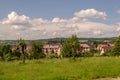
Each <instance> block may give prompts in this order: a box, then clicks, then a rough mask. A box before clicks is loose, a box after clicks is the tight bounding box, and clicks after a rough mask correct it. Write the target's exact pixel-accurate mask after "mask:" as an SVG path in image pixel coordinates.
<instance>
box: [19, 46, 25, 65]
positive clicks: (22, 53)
mask: <svg viewBox="0 0 120 80" xmlns="http://www.w3.org/2000/svg"><path fill="white" fill-rule="evenodd" d="M20 53H21V57H22V62H23V63H25V54H24V51H23V49H22V47H20Z"/></svg>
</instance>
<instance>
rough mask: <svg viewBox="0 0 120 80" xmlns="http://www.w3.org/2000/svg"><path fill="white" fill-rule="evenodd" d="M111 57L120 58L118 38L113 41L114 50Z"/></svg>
mask: <svg viewBox="0 0 120 80" xmlns="http://www.w3.org/2000/svg"><path fill="white" fill-rule="evenodd" d="M111 54H112V55H113V56H120V36H118V38H117V39H116V40H115V43H114V48H113V50H112V53H111Z"/></svg>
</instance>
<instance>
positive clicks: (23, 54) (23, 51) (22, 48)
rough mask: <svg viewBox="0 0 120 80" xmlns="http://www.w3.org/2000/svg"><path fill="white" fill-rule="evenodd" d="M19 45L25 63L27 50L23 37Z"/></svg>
mask: <svg viewBox="0 0 120 80" xmlns="http://www.w3.org/2000/svg"><path fill="white" fill-rule="evenodd" d="M18 46H19V49H20V53H21V57H22V62H23V63H25V50H26V43H25V41H24V40H23V39H21V38H20V39H19V40H18Z"/></svg>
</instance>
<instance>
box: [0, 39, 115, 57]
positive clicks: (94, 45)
mask: <svg viewBox="0 0 120 80" xmlns="http://www.w3.org/2000/svg"><path fill="white" fill-rule="evenodd" d="M64 41H65V39H61V38H57V39H49V40H48V39H47V40H41V42H42V43H44V45H43V53H44V54H45V55H47V54H51V52H53V53H56V54H57V55H58V56H59V55H60V54H61V50H62V44H63V43H64ZM79 42H80V44H79V45H80V48H81V49H82V53H85V52H88V51H91V50H94V53H96V51H97V52H99V55H103V54H104V53H107V52H111V50H112V49H113V47H114V44H113V43H114V38H108V39H102V38H101V39H82V40H79ZM0 43H1V44H9V45H11V50H12V51H15V50H17V49H18V46H17V45H16V43H17V40H7V41H1V42H0ZM26 43H27V47H26V52H27V53H29V52H30V51H31V49H32V46H31V45H30V44H29V43H30V40H28V41H26Z"/></svg>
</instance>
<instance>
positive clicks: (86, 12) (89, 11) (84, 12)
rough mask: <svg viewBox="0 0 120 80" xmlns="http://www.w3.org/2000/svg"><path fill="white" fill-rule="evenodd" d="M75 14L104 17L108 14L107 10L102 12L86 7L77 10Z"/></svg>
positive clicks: (84, 16)
mask: <svg viewBox="0 0 120 80" xmlns="http://www.w3.org/2000/svg"><path fill="white" fill-rule="evenodd" d="M74 15H75V16H76V17H80V18H102V19H105V18H106V16H107V14H106V13H105V12H100V11H97V10H95V9H86V10H80V11H79V12H75V13H74Z"/></svg>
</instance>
